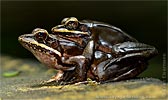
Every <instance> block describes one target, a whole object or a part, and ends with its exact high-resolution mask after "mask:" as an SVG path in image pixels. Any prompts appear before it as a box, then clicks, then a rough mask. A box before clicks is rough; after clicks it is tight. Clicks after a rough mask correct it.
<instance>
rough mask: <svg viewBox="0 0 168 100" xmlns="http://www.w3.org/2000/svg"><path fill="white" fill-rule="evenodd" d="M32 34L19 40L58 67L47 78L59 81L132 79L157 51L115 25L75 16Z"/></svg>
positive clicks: (43, 61) (38, 57)
mask: <svg viewBox="0 0 168 100" xmlns="http://www.w3.org/2000/svg"><path fill="white" fill-rule="evenodd" d="M40 33H44V34H47V35H44V34H43V35H41V34H40ZM39 34H40V35H39ZM29 35H31V37H30V36H28V35H22V36H20V37H19V41H20V42H21V44H22V45H23V46H24V47H25V48H27V49H28V50H29V51H31V52H32V53H33V54H34V55H35V56H36V58H37V59H38V60H39V61H41V62H42V63H44V64H46V65H47V66H50V67H52V68H55V69H57V70H59V73H57V75H56V76H55V77H53V78H52V79H50V80H49V81H48V82H52V81H56V82H58V83H59V84H60V83H62V82H64V83H66V84H68V83H69V84H70V83H75V82H79V81H85V80H86V79H87V78H91V79H92V80H96V81H98V82H109V81H120V80H125V79H130V78H133V77H136V76H137V75H139V74H140V73H141V72H143V71H144V70H145V69H146V67H147V61H148V60H149V59H150V58H152V57H153V56H155V55H156V54H157V50H156V49H155V47H153V46H150V45H146V44H143V43H139V42H138V41H137V40H136V39H134V38H133V37H131V36H129V35H128V34H126V33H124V32H123V31H121V30H120V29H118V28H116V27H114V26H111V25H109V24H105V23H102V22H97V21H91V20H83V21H78V20H77V19H76V18H74V17H70V18H65V19H63V20H62V22H61V25H58V26H56V27H53V28H52V34H48V33H47V31H46V30H44V29H35V30H34V31H33V32H32V34H29ZM39 37H42V38H40V39H39ZM28 38H30V39H28ZM32 41H36V42H35V43H36V44H35V43H34V42H32ZM26 45H28V46H26ZM34 45H37V46H34ZM31 47H38V49H39V50H38V49H37V48H34V49H32V48H31ZM43 51H44V52H43Z"/></svg>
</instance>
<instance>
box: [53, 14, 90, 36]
mask: <svg viewBox="0 0 168 100" xmlns="http://www.w3.org/2000/svg"><path fill="white" fill-rule="evenodd" d="M51 31H52V33H53V34H58V35H61V36H66V37H67V36H68V37H82V36H88V35H90V33H89V28H88V27H87V26H86V25H85V24H81V23H80V22H79V21H78V19H76V18H75V17H69V18H64V19H63V20H62V21H61V25H57V26H55V27H53V28H52V29H51Z"/></svg>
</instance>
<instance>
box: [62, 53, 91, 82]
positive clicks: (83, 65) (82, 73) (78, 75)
mask: <svg viewBox="0 0 168 100" xmlns="http://www.w3.org/2000/svg"><path fill="white" fill-rule="evenodd" d="M62 62H63V63H66V64H73V65H74V66H75V69H74V70H73V71H65V72H66V74H67V75H65V76H64V80H65V81H66V82H68V81H69V82H70V83H75V82H80V81H84V80H86V73H87V69H88V65H89V60H88V59H86V58H85V57H84V56H82V55H80V56H73V57H68V58H65V57H62ZM74 73H75V74H74Z"/></svg>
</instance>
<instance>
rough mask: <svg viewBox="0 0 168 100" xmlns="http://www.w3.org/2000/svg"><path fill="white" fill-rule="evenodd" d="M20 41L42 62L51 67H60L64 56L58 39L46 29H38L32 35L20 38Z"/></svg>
mask: <svg viewBox="0 0 168 100" xmlns="http://www.w3.org/2000/svg"><path fill="white" fill-rule="evenodd" d="M18 40H19V42H20V43H21V44H22V46H23V47H25V48H26V49H28V50H29V51H30V52H32V53H33V54H34V56H35V57H36V58H37V59H38V60H39V61H40V62H42V63H44V64H45V65H47V66H49V67H56V65H58V63H59V60H60V57H61V56H62V54H61V49H60V46H59V42H58V39H57V38H56V37H55V36H54V35H52V34H48V32H47V31H46V30H44V29H40V28H36V29H34V30H33V31H32V33H31V34H24V35H21V36H19V38H18ZM58 67H59V66H58Z"/></svg>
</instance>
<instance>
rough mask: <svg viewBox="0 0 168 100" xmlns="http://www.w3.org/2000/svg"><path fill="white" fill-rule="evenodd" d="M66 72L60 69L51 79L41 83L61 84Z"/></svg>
mask: <svg viewBox="0 0 168 100" xmlns="http://www.w3.org/2000/svg"><path fill="white" fill-rule="evenodd" d="M63 74H64V72H63V71H61V70H59V72H58V73H57V74H56V75H55V76H53V77H52V78H51V79H49V80H47V81H43V82H42V83H41V84H43V85H59V84H60V83H61V81H62V79H63Z"/></svg>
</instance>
